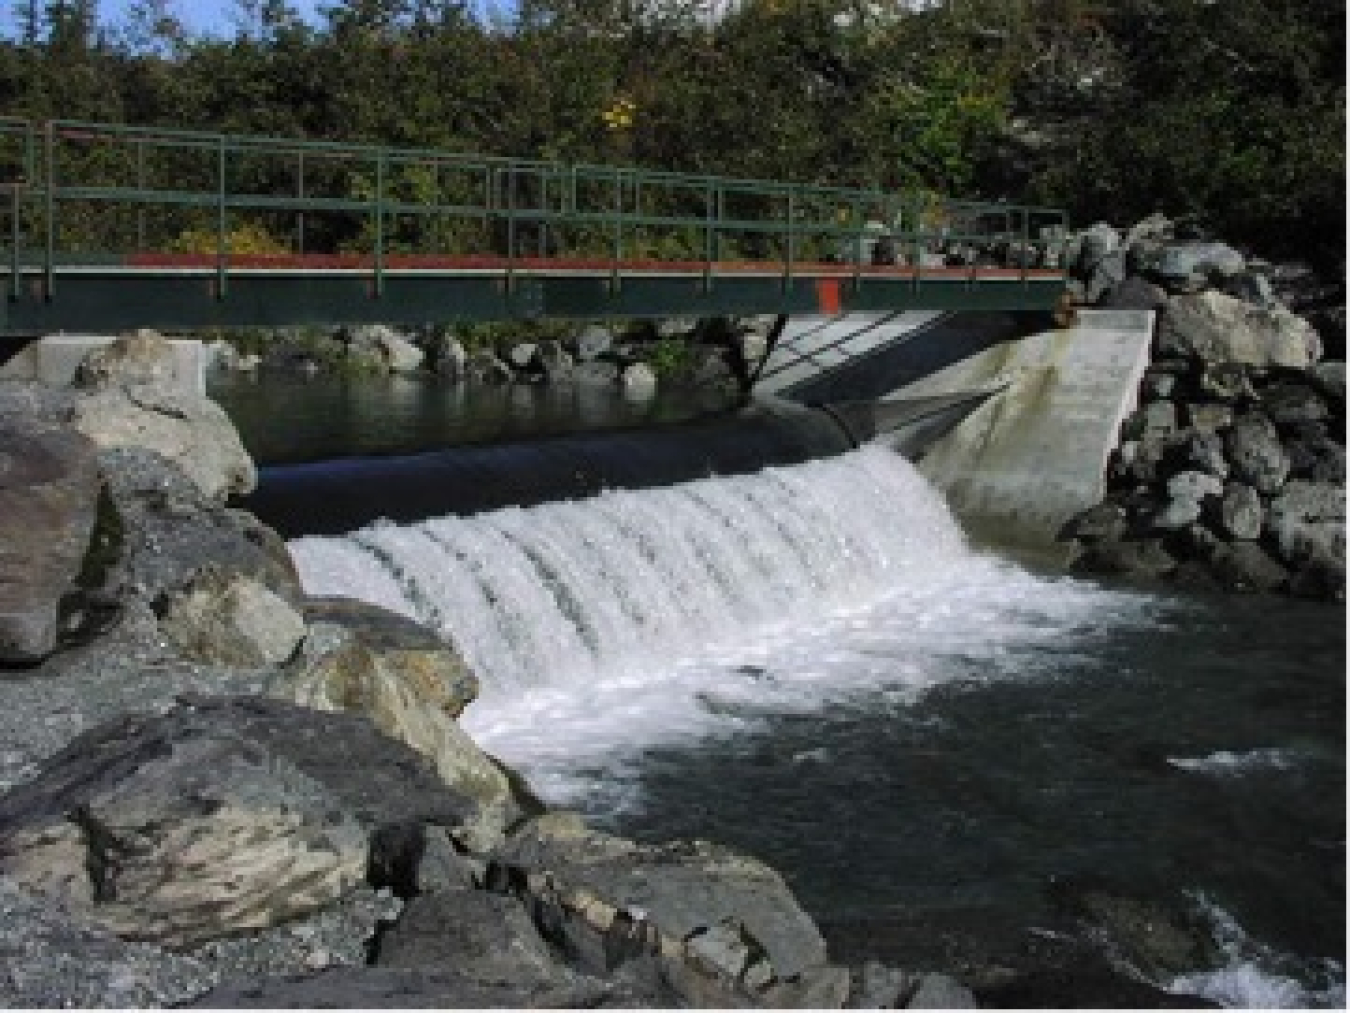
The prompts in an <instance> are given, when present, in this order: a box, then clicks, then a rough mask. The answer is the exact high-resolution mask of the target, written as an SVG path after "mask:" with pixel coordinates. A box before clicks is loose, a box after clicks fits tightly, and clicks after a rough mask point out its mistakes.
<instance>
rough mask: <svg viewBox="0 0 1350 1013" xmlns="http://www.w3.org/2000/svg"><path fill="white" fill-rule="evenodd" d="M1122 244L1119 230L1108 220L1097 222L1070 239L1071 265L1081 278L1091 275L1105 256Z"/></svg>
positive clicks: (1068, 254)
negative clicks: (1107, 221)
mask: <svg viewBox="0 0 1350 1013" xmlns="http://www.w3.org/2000/svg"><path fill="white" fill-rule="evenodd" d="M1120 244H1121V237H1120V233H1119V232H1117V231H1116V230H1115V229H1114V228H1112V227H1111V226H1110V225H1109V224H1108V223H1106V222H1096V223H1094V224H1093V225H1091V226H1089V227H1088V228H1087V229H1085V230H1084V231H1083V232H1081V233H1079V234H1078V235H1077V236H1076V237H1074V238H1073V239H1072V240H1070V243H1069V249H1068V251H1067V256H1068V257H1069V266H1070V268H1071V269H1072V270H1074V272H1075V273H1076V274H1077V275H1078V276H1079V277H1080V278H1086V277H1089V276H1090V275H1091V273H1092V269H1093V268H1095V267H1096V266H1097V265H1098V264H1099V263H1101V261H1102V260H1103V259H1104V258H1105V257H1107V256H1109V255H1111V254H1112V253H1114V252H1115V251H1116V250H1118V249H1120Z"/></svg>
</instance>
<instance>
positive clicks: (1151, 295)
mask: <svg viewBox="0 0 1350 1013" xmlns="http://www.w3.org/2000/svg"><path fill="white" fill-rule="evenodd" d="M1101 305H1102V306H1103V307H1104V308H1106V309H1117V310H1160V309H1162V308H1163V307H1164V306H1165V305H1167V293H1166V292H1165V291H1163V290H1162V289H1161V288H1159V287H1158V286H1157V285H1154V284H1153V283H1152V282H1150V281H1148V280H1147V279H1144V278H1141V277H1139V276H1138V275H1137V274H1134V275H1130V276H1129V277H1127V278H1126V279H1125V280H1124V281H1122V282H1120V284H1118V285H1116V286H1115V287H1114V288H1112V289H1111V290H1110V292H1109V293H1107V295H1106V298H1105V299H1103V300H1102V303H1101Z"/></svg>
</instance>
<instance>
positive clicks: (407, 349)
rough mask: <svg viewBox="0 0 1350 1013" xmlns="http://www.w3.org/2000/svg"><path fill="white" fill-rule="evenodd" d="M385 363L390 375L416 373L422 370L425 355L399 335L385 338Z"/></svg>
mask: <svg viewBox="0 0 1350 1013" xmlns="http://www.w3.org/2000/svg"><path fill="white" fill-rule="evenodd" d="M383 351H384V358H385V362H387V363H388V365H389V372H391V373H416V372H417V371H418V370H419V369H421V368H422V360H423V359H424V358H425V353H424V352H423V351H422V349H420V348H418V347H417V346H416V345H414V344H413V343H412V342H411V341H409V340H408V339H407V338H405V337H403V336H401V335H393V336H391V337H389V338H387V339H386V340H385V342H384V345H383Z"/></svg>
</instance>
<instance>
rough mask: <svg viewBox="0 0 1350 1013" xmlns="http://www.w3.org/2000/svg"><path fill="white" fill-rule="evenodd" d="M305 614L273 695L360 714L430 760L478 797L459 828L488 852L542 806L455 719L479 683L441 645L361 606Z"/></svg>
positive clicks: (322, 606)
mask: <svg viewBox="0 0 1350 1013" xmlns="http://www.w3.org/2000/svg"><path fill="white" fill-rule="evenodd" d="M306 613H307V615H308V616H309V618H310V624H311V632H310V636H309V637H308V638H307V640H306V641H305V644H304V646H303V647H302V650H301V655H300V657H299V658H298V659H297V662H296V664H295V665H294V666H292V667H291V669H290V670H289V671H287V672H284V673H282V674H281V675H280V676H278V677H277V678H276V679H275V680H273V682H272V683H271V684H270V685H269V687H268V694H269V695H271V696H274V697H277V698H279V699H284V700H288V701H291V702H294V703H298V704H301V705H303V706H305V707H312V708H315V709H316V710H322V711H350V712H357V713H361V714H363V715H365V716H366V717H368V718H369V719H370V720H371V721H372V722H373V723H374V724H375V726H376V727H377V728H379V729H380V730H381V731H382V732H384V734H386V735H388V736H389V737H390V738H392V739H396V740H397V741H399V742H402V743H405V744H406V745H408V746H410V747H411V748H413V749H415V750H416V751H417V752H418V753H420V754H422V755H423V756H425V757H426V758H427V759H428V760H429V761H430V762H431V763H432V764H433V765H434V767H435V770H436V773H437V775H438V776H439V777H440V779H441V781H442V782H444V783H445V784H446V785H448V786H449V787H451V788H453V789H454V790H455V791H456V793H457V794H458V795H459V796H460V797H462V798H465V799H471V800H473V803H474V806H475V812H474V814H473V816H472V817H471V818H466V819H464V820H462V821H461V823H460V826H459V828H458V831H457V834H458V836H459V838H460V839H461V840H462V841H463V842H464V843H465V844H466V845H467V846H468V847H470V848H471V849H473V850H476V851H483V850H486V849H487V848H490V847H491V846H493V845H494V844H496V843H497V842H498V841H499V840H500V839H501V837H502V834H503V832H504V830H505V828H506V827H507V826H509V825H510V824H512V823H514V822H517V821H519V820H520V819H521V818H523V817H524V816H526V815H528V814H533V813H536V812H538V811H540V810H541V809H542V808H543V807H542V805H541V804H540V803H539V802H538V801H537V800H536V799H534V797H533V796H532V795H531V794H530V793H529V792H528V790H527V789H525V788H524V786H523V784H522V783H521V782H520V781H519V778H517V777H515V775H512V774H510V773H509V772H508V771H506V770H505V768H503V767H502V766H501V764H499V763H498V762H497V761H495V760H493V759H492V758H491V757H490V756H488V755H487V754H486V753H484V752H483V751H482V750H481V749H479V748H478V746H477V745H476V744H475V743H474V742H473V740H472V739H470V738H469V736H468V735H467V734H466V733H465V732H464V731H463V730H462V729H461V728H460V727H459V725H458V724H456V723H455V718H456V717H457V716H458V714H459V713H460V711H462V710H463V708H464V705H465V704H466V703H467V702H468V700H469V699H472V695H473V694H475V693H476V692H477V685H478V683H477V679H476V678H475V677H474V676H473V675H472V674H471V673H470V672H468V670H467V669H466V668H465V667H464V663H463V661H462V660H461V659H460V658H459V657H458V655H456V654H455V653H454V652H453V650H451V649H450V648H449V647H448V646H447V645H446V644H445V643H444V642H443V641H441V640H440V639H439V638H437V637H436V636H434V635H433V634H432V633H430V632H429V631H428V630H425V629H423V628H422V627H420V626H418V625H417V624H416V623H414V622H412V621H411V620H407V619H404V618H403V617H400V616H395V615H393V614H392V613H388V612H385V610H383V609H379V608H376V607H374V606H368V605H365V604H363V603H360V602H355V601H350V600H343V599H319V600H315V601H312V602H311V604H310V605H308V606H307V608H306Z"/></svg>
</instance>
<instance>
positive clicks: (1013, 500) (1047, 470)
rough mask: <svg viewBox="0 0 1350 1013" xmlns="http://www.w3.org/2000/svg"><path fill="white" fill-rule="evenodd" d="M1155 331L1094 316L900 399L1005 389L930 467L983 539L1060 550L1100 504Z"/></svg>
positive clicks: (982, 356) (1131, 317)
mask: <svg viewBox="0 0 1350 1013" xmlns="http://www.w3.org/2000/svg"><path fill="white" fill-rule="evenodd" d="M1153 323H1154V321H1153V313H1152V312H1150V311H1134V310H1084V311H1082V312H1081V313H1080V314H1079V318H1078V321H1077V323H1076V324H1075V326H1073V327H1071V328H1068V329H1065V330H1053V331H1046V332H1043V333H1040V334H1034V335H1031V336H1030V337H1027V338H1024V339H1022V340H1020V341H1014V342H1008V343H1006V344H1002V345H998V346H995V347H993V348H989V349H987V350H985V351H983V352H981V353H979V354H977V355H974V356H972V357H970V358H969V359H965V360H963V361H961V362H958V363H955V364H953V365H951V366H948V367H946V368H945V369H943V370H941V371H939V372H937V373H934V374H932V375H930V376H927V377H925V378H924V379H922V380H920V381H917V382H916V383H913V384H910V385H908V386H906V387H905V388H904V389H903V391H900V392H897V393H900V394H903V395H904V396H906V397H908V396H912V395H921V394H923V395H926V394H939V393H946V392H950V391H956V390H973V389H979V388H982V387H998V388H1002V389H1001V392H1000V393H997V394H995V395H994V396H993V397H991V398H990V399H989V401H987V402H986V403H985V404H984V405H983V406H981V407H980V408H978V409H977V410H976V411H974V412H973V413H972V414H971V415H970V416H969V417H967V418H966V419H965V421H963V422H962V423H961V424H960V425H958V426H957V427H956V428H955V429H954V430H952V432H951V433H949V434H948V435H947V436H945V437H943V438H942V439H941V440H939V441H938V442H937V443H935V444H934V445H933V447H931V448H930V449H929V451H928V452H927V454H926V455H925V456H924V457H923V459H922V460H921V461H920V462H919V468H920V470H921V471H922V472H923V473H924V474H925V475H927V476H928V478H929V479H930V480H931V481H932V482H933V483H934V484H935V485H937V486H938V487H939V488H940V489H942V490H943V492H944V493H945V494H946V496H947V498H948V500H949V502H950V503H951V505H952V508H953V509H954V510H955V511H956V512H957V513H958V514H959V515H960V516H961V517H962V519H963V520H964V521H965V522H966V523H967V525H968V526H969V527H970V529H971V530H972V531H973V532H974V533H975V534H976V535H977V536H983V537H987V538H989V539H991V540H994V541H998V542H1000V543H1003V544H1008V545H1022V546H1027V547H1032V548H1037V549H1053V548H1054V545H1055V538H1056V535H1057V534H1058V532H1059V530H1060V529H1061V528H1062V527H1063V525H1064V523H1065V522H1066V521H1067V520H1068V519H1069V518H1071V517H1072V516H1074V515H1075V514H1077V513H1079V512H1080V511H1082V510H1085V509H1086V508H1088V507H1090V506H1093V505H1094V504H1096V503H1098V502H1100V501H1101V499H1102V497H1103V495H1104V493H1105V471H1106V463H1107V458H1108V457H1109V455H1110V453H1111V450H1112V449H1113V448H1114V447H1115V446H1116V442H1117V438H1118V436H1119V433H1120V427H1121V423H1122V422H1123V421H1124V420H1125V418H1126V416H1128V415H1129V414H1130V412H1132V411H1133V410H1134V408H1135V402H1136V399H1137V397H1138V388H1139V382H1140V380H1141V378H1142V377H1143V373H1144V370H1145V368H1147V366H1148V364H1149V353H1150V346H1151V343H1152V338H1153Z"/></svg>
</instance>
